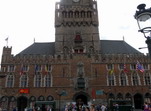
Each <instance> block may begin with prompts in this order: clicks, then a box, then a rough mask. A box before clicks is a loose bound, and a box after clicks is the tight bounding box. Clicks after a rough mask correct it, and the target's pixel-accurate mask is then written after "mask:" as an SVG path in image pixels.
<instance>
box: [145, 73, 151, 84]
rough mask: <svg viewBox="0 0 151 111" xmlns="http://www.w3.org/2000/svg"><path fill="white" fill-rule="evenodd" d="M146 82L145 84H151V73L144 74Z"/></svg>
mask: <svg viewBox="0 0 151 111" xmlns="http://www.w3.org/2000/svg"><path fill="white" fill-rule="evenodd" d="M144 82H145V85H151V75H150V73H145V74H144Z"/></svg>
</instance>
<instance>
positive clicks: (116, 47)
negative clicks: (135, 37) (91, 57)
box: [100, 40, 141, 54]
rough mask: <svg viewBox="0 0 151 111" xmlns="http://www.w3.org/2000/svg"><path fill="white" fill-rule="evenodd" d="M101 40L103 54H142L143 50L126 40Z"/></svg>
mask: <svg viewBox="0 0 151 111" xmlns="http://www.w3.org/2000/svg"><path fill="white" fill-rule="evenodd" d="M100 42H101V43H100V44H101V46H100V47H101V53H102V54H136V53H139V54H141V52H139V51H138V50H136V49H135V48H133V47H132V46H130V45H129V44H127V43H126V42H125V41H120V40H101V41H100Z"/></svg>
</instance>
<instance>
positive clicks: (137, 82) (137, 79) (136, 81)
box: [132, 73, 139, 86]
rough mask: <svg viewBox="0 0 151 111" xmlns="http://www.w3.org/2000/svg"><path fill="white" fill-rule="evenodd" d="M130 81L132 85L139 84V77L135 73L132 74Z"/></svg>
mask: <svg viewBox="0 0 151 111" xmlns="http://www.w3.org/2000/svg"><path fill="white" fill-rule="evenodd" d="M132 83H133V85H134V86H138V85H139V77H138V74H137V73H133V74H132Z"/></svg>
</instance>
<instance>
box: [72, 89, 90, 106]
mask: <svg viewBox="0 0 151 111" xmlns="http://www.w3.org/2000/svg"><path fill="white" fill-rule="evenodd" d="M89 100H90V96H89V95H88V94H87V93H85V92H78V93H76V94H75V95H74V96H73V101H75V102H76V105H77V107H81V106H83V105H87V104H88V101H89Z"/></svg>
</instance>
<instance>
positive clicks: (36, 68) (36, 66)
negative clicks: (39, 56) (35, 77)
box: [35, 65, 38, 74]
mask: <svg viewBox="0 0 151 111" xmlns="http://www.w3.org/2000/svg"><path fill="white" fill-rule="evenodd" d="M37 71H38V65H35V74H36V73H37Z"/></svg>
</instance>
